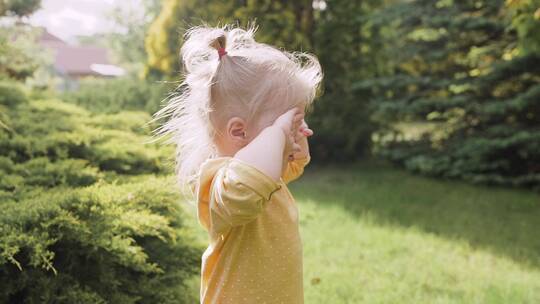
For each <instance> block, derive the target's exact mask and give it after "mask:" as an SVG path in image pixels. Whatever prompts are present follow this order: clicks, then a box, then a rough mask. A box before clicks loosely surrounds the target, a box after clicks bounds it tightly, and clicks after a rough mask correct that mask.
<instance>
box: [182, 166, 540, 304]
mask: <svg viewBox="0 0 540 304" xmlns="http://www.w3.org/2000/svg"><path fill="white" fill-rule="evenodd" d="M290 189H291V192H292V193H293V195H294V196H295V198H296V201H297V202H298V204H299V209H300V222H301V232H302V239H303V243H304V284H305V299H306V303H307V304H318V303H325V304H326V303H332V304H339V303H370V304H371V303H403V304H405V303H415V304H416V303H489V304H497V303H501V304H502V303H504V304H507V303H512V304H514V303H540V199H539V198H540V196H539V195H538V194H537V193H533V192H528V191H525V190H512V189H504V188H491V187H481V186H473V185H468V184H465V183H462V182H456V181H441V180H435V179H430V178H425V177H419V176H414V175H411V174H410V173H407V172H404V171H402V170H397V169H393V168H391V167H389V166H387V165H384V164H377V165H369V164H366V163H362V164H355V165H353V166H347V167H342V168H338V167H335V166H333V167H327V168H324V167H315V166H313V165H311V166H308V168H307V169H306V171H305V173H304V176H303V177H302V178H301V179H300V180H298V181H294V182H292V183H291V184H290ZM189 224H190V226H191V227H192V229H194V230H195V231H196V232H197V234H198V237H199V240H201V241H205V240H206V235H205V234H204V231H203V230H202V228H199V227H197V226H196V225H197V224H196V222H195V221H194V220H193V219H192V220H190V222H189ZM193 286H194V289H195V290H196V292H198V290H197V288H198V278H194V281H193Z"/></svg>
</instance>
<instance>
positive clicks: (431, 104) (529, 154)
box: [357, 0, 540, 186]
mask: <svg viewBox="0 0 540 304" xmlns="http://www.w3.org/2000/svg"><path fill="white" fill-rule="evenodd" d="M509 2H510V3H511V6H512V5H516V6H519V7H520V9H519V10H514V9H512V8H510V9H509V8H508V7H506V6H504V3H503V1H502V0H500V1H489V2H478V1H452V0H446V1H437V2H433V1H426V0H420V1H412V2H404V3H397V4H394V5H391V6H389V7H387V8H386V9H385V10H383V11H381V12H380V14H379V15H378V16H377V18H379V19H380V20H381V21H383V20H398V22H397V25H396V27H395V31H396V32H397V33H398V37H401V38H400V39H398V40H395V41H388V48H389V49H390V50H395V51H394V55H393V58H394V59H393V62H394V67H393V70H392V72H390V73H387V74H386V75H384V77H377V78H373V79H369V80H366V81H362V82H360V83H358V84H357V86H358V87H362V88H371V89H372V92H373V96H374V97H373V98H372V104H373V107H374V108H375V112H374V115H373V118H374V119H375V120H376V121H377V122H378V123H380V124H381V125H383V126H384V128H382V129H381V130H380V131H379V132H378V133H377V134H376V136H375V137H376V138H377V151H378V153H380V154H381V155H383V156H386V157H388V158H389V159H391V160H394V161H396V162H397V163H399V164H402V165H404V166H405V167H406V168H408V169H410V170H413V171H417V172H422V173H425V174H429V175H434V176H442V177H452V178H462V179H466V180H469V181H472V182H486V183H491V184H510V185H524V186H538V185H540V149H539V147H540V132H539V131H540V130H539V129H540V107H539V106H538V100H539V99H540V68H539V67H540V57H539V55H540V54H539V53H538V51H537V47H536V44H537V42H535V43H533V44H530V43H529V42H530V40H535V39H536V38H533V37H537V36H536V35H537V31H538V30H537V29H538V27H539V25H540V23H539V22H538V20H535V19H534V17H533V16H534V15H533V14H534V9H533V8H535V7H538V3H537V1H536V2H535V4H534V5H533V4H532V1H509ZM513 10H514V13H512V11H513ZM383 22H384V21H383ZM529 39H530V40H529ZM375 96H376V97H375Z"/></svg>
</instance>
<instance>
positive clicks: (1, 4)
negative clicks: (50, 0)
mask: <svg viewBox="0 0 540 304" xmlns="http://www.w3.org/2000/svg"><path fill="white" fill-rule="evenodd" d="M40 6H41V0H0V16H19V17H24V16H28V15H30V14H32V13H33V12H35V11H37V10H38V9H39V8H40Z"/></svg>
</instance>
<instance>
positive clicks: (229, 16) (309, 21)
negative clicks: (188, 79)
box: [146, 0, 313, 77]
mask: <svg viewBox="0 0 540 304" xmlns="http://www.w3.org/2000/svg"><path fill="white" fill-rule="evenodd" d="M310 3H311V1H306V0H303V1H294V2H291V1H284V0H282V1H270V0H265V1H262V0H258V1H232V0H229V1H215V0H205V1H195V0H187V1H186V0H182V1H180V0H167V1H165V2H164V3H163V7H162V10H161V13H160V14H159V16H158V17H157V19H156V20H155V21H154V22H153V24H152V25H151V26H150V30H149V33H148V36H147V38H146V50H147V52H148V65H147V74H148V75H161V76H165V77H173V76H175V75H176V74H177V73H178V72H179V70H180V60H179V56H178V52H179V50H180V45H181V44H182V35H183V33H184V32H185V30H186V29H187V28H189V27H190V26H193V25H201V24H203V23H204V24H207V25H209V26H217V25H222V24H227V23H237V24H239V25H241V26H246V25H247V24H248V23H249V22H251V21H256V22H257V24H259V25H262V26H260V28H259V31H258V32H257V35H258V36H257V40H258V41H261V42H268V43H271V44H273V45H276V46H278V47H285V48H287V49H293V48H294V49H303V50H310V49H311V38H310V35H311V33H312V30H311V29H312V26H313V7H312V6H311V5H310Z"/></svg>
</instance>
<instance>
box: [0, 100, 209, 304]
mask: <svg viewBox="0 0 540 304" xmlns="http://www.w3.org/2000/svg"><path fill="white" fill-rule="evenodd" d="M6 110H7V112H6V114H7V115H6V116H7V117H9V125H10V128H9V129H5V128H4V129H0V155H2V156H0V177H1V178H0V207H1V208H2V213H1V214H0V285H1V286H2V289H1V290H0V303H194V302H196V301H197V299H194V298H193V291H192V290H190V287H188V284H189V282H190V281H191V280H190V279H191V278H192V276H193V275H194V274H196V273H197V272H198V269H199V265H200V256H201V254H202V245H201V244H198V243H196V241H195V240H194V239H192V238H191V237H190V235H189V231H186V229H185V228H184V227H183V224H182V218H183V217H184V213H183V211H182V208H181V206H180V204H179V203H178V202H179V200H180V197H179V196H180V195H179V192H177V191H176V190H175V182H174V176H173V175H170V174H169V175H167V173H171V171H170V170H169V169H172V166H171V165H172V164H171V163H169V162H168V157H169V156H171V155H173V151H171V148H169V147H160V146H158V145H157V144H155V143H154V144H145V142H146V141H147V140H148V139H149V136H148V131H149V130H150V129H149V128H150V126H148V125H146V122H147V121H149V120H150V118H151V117H150V115H149V114H148V113H145V112H119V113H117V114H93V113H92V112H90V111H88V110H86V109H83V108H81V107H79V106H77V105H73V104H69V103H64V102H61V101H59V100H37V101H31V102H29V103H26V104H21V105H19V106H18V107H10V108H7V107H6ZM142 173H144V174H148V175H135V174H142ZM150 174H151V175H150Z"/></svg>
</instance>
